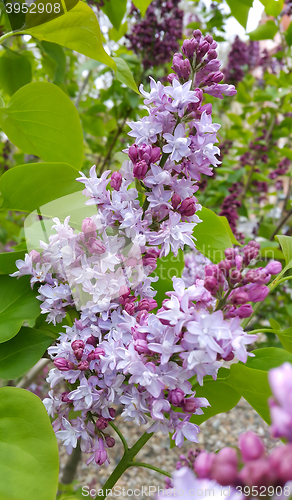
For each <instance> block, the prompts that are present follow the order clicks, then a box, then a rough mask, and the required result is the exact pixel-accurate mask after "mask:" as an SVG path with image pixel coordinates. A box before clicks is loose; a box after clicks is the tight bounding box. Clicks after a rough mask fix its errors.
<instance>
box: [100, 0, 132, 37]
mask: <svg viewBox="0 0 292 500" xmlns="http://www.w3.org/2000/svg"><path fill="white" fill-rule="evenodd" d="M126 9H127V0H106V2H105V3H104V6H103V7H102V10H103V12H104V13H105V14H106V15H107V17H108V18H109V20H110V22H111V23H112V25H113V27H114V28H115V29H116V30H117V31H118V30H119V29H120V26H121V22H122V20H123V17H124V15H125V13H126Z"/></svg>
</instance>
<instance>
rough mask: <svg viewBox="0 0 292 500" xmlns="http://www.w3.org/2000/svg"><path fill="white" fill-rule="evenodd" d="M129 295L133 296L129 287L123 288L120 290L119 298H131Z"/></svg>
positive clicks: (124, 286)
mask: <svg viewBox="0 0 292 500" xmlns="http://www.w3.org/2000/svg"><path fill="white" fill-rule="evenodd" d="M129 295H131V290H130V288H129V287H128V286H127V285H123V286H121V288H120V289H119V297H124V298H126V297H129Z"/></svg>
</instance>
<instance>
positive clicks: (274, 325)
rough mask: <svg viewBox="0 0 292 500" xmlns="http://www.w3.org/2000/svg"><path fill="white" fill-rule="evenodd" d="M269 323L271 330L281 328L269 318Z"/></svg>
mask: <svg viewBox="0 0 292 500" xmlns="http://www.w3.org/2000/svg"><path fill="white" fill-rule="evenodd" d="M269 323H270V325H271V328H273V330H281V326H280V325H279V323H278V321H276V320H275V319H272V318H270V319H269Z"/></svg>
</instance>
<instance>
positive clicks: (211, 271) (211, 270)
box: [205, 264, 219, 277]
mask: <svg viewBox="0 0 292 500" xmlns="http://www.w3.org/2000/svg"><path fill="white" fill-rule="evenodd" d="M218 275H219V269H218V267H217V266H216V265H215V264H207V265H206V266H205V276H214V277H217V276H218Z"/></svg>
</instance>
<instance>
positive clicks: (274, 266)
mask: <svg viewBox="0 0 292 500" xmlns="http://www.w3.org/2000/svg"><path fill="white" fill-rule="evenodd" d="M265 271H266V272H267V273H268V274H279V273H280V272H281V271H282V264H281V262H278V261H277V260H271V261H270V262H269V263H268V265H267V266H266V267H265Z"/></svg>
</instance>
